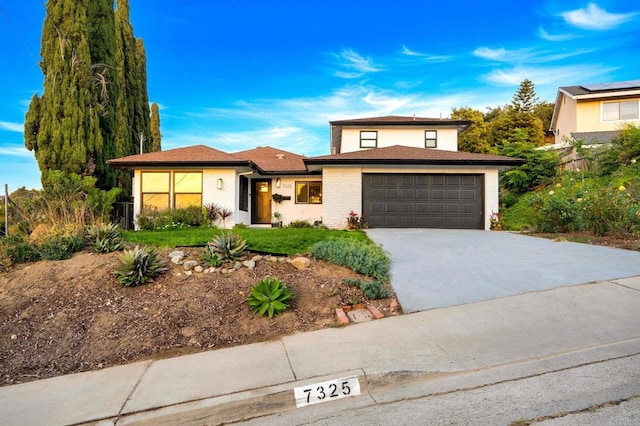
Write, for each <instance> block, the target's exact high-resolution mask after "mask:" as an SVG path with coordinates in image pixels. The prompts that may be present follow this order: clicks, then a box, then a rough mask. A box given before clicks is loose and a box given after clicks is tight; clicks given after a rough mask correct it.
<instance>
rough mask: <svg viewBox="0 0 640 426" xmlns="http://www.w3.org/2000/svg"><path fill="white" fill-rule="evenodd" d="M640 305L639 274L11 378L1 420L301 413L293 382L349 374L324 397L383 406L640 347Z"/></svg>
mask: <svg viewBox="0 0 640 426" xmlns="http://www.w3.org/2000/svg"><path fill="white" fill-rule="evenodd" d="M639 306H640V277H632V278H626V279H620V280H614V281H603V282H598V283H592V284H585V285H579V286H574V287H562V288H557V289H554V290H548V291H541V292H533V293H527V294H522V295H517V296H512V297H506V298H502V299H495V300H489V301H484V302H477V303H472V304H467V305H460V306H454V307H450V308H443V309H436V310H431V311H426V312H419V313H414V314H409V315H403V316H398V317H393V318H387V319H383V320H377V321H372V322H368V323H362V324H356V325H349V326H347V327H344V328H334V329H325V330H320V331H316V332H310V333H304V334H298V335H294V336H289V337H285V338H283V339H280V340H278V341H272V342H266V343H259V344H253V345H247V346H240V347H235V348H229V349H221V350H217V351H211V352H205V353H201V354H196V355H189V356H183V357H178V358H172V359H166V360H159V361H147V362H139V363H135V364H130V365H125V366H121V367H113V368H108V369H104V370H101V371H96V372H88V373H80V374H74V375H69V376H63V377H57V378H53V379H46V380H41V381H36V382H31V383H25V384H21V385H15V386H8V387H3V388H0V419H2V423H4V424H16V425H18V424H19V425H41V424H49V425H56V424H78V423H92V424H95V423H98V424H104V425H110V424H175V423H187V421H186V420H187V419H191V422H192V423H190V424H205V423H206V424H216V423H223V422H232V421H238V420H241V419H249V418H254V417H257V416H261V415H266V414H272V413H278V412H283V411H288V410H295V409H296V408H295V407H296V405H295V400H294V393H293V388H294V387H297V386H302V385H307V384H311V383H317V382H322V381H324V380H329V379H335V378H340V377H347V376H351V375H355V376H357V377H358V380H359V381H360V386H361V388H362V394H361V395H360V396H357V397H350V398H344V399H341V400H336V401H334V402H330V403H326V404H318V406H327V407H331V406H333V407H338V404H340V406H344V405H345V404H353V405H354V406H362V405H367V404H374V403H379V402H380V401H381V400H384V394H383V393H382V390H383V389H388V388H389V387H396V388H397V389H398V391H397V392H399V393H396V395H400V394H402V392H410V390H409V388H404V387H403V386H402V385H403V384H406V383H407V381H413V382H415V381H416V380H419V381H421V382H422V383H423V384H422V386H421V387H420V389H421V390H420V391H421V392H431V391H434V392H439V391H443V390H446V389H456V388H461V387H465V386H475V385H478V384H481V383H488V382H492V381H496V380H510V379H513V378H519V377H526V376H527V375H533V374H541V373H543V372H546V371H551V370H553V369H561V368H567V367H570V366H573V365H578V364H580V363H584V362H594V361H597V360H601V359H611V358H615V357H621V356H627V355H631V354H638V353H640V315H639V314H638V307H639ZM639 386H640V385H639ZM376 395H377V396H376ZM407 396H410V395H404V397H407ZM332 404H335V405H332ZM315 407H317V406H313V407H304V408H300V409H299V410H313V409H314V408H315ZM310 412H311V411H310Z"/></svg>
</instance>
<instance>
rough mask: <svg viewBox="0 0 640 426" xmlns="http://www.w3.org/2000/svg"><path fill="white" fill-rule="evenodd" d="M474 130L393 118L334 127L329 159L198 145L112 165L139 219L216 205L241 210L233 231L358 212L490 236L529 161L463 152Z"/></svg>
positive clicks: (333, 220)
mask: <svg viewBox="0 0 640 426" xmlns="http://www.w3.org/2000/svg"><path fill="white" fill-rule="evenodd" d="M470 124H471V122H470V121H466V120H451V119H429V118H416V117H396V116H393V117H376V118H367V119H356V120H343V121H333V122H331V151H332V152H333V154H332V155H327V156H319V157H311V158H308V157H302V156H300V155H297V154H293V153H290V152H286V151H282V150H279V149H275V148H271V147H258V148H255V149H251V150H247V151H241V152H236V153H225V152H222V151H219V150H216V149H214V148H209V147H206V146H194V147H187V148H178V149H173V150H168V151H163V152H154V153H148V154H142V155H133V156H129V157H124V158H120V159H114V160H110V161H109V164H110V165H111V166H113V167H116V168H122V169H128V170H131V171H133V172H134V178H133V197H134V211H135V215H136V216H137V215H138V214H139V213H140V212H141V211H142V209H143V207H145V206H152V207H156V208H168V207H183V206H188V205H202V204H206V203H216V204H218V205H220V206H223V207H227V208H232V209H233V210H234V215H233V216H232V217H231V218H229V219H228V220H227V224H228V225H229V226H231V225H233V224H234V223H241V222H242V223H245V224H247V225H263V224H269V223H271V217H272V215H273V213H274V212H276V211H278V212H280V213H281V214H282V219H283V221H284V222H285V224H286V223H289V222H292V221H295V220H306V221H311V222H314V221H319V220H321V221H322V222H323V223H324V224H325V225H326V226H328V227H331V228H343V227H345V226H346V219H347V216H348V214H349V212H350V211H354V212H356V213H358V214H362V215H363V216H364V218H365V221H367V222H368V223H369V225H370V226H372V227H416V228H419V227H428V228H461V229H489V226H490V218H491V214H492V213H494V212H497V211H498V173H499V171H502V170H507V169H509V168H512V167H516V166H518V165H520V164H522V161H521V160H518V159H514V158H509V157H500V156H492V155H484V154H473V153H466V152H458V151H457V149H458V146H457V145H458V144H457V135H458V133H460V132H461V131H463V130H464V129H466V128H467V127H468V126H469V125H470ZM276 194H277V195H278V196H276ZM283 197H284V200H282V201H281V202H280V203H277V202H276V201H275V200H276V199H282V198H283Z"/></svg>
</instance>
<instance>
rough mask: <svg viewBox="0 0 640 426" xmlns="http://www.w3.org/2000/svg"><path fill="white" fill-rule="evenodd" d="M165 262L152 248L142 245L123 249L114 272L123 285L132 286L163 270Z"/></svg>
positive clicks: (153, 276)
mask: <svg viewBox="0 0 640 426" xmlns="http://www.w3.org/2000/svg"><path fill="white" fill-rule="evenodd" d="M166 270H167V268H165V263H164V261H163V260H162V259H160V258H159V257H158V253H156V251H155V250H153V249H150V250H148V249H146V248H144V247H142V248H141V247H138V246H136V248H134V249H133V250H125V251H124V253H122V256H121V257H120V266H119V267H118V269H117V270H116V272H115V274H116V277H117V278H118V281H120V282H121V283H122V284H123V285H125V286H127V287H132V286H136V285H140V284H144V283H146V282H147V281H149V280H150V279H152V278H155V277H157V276H158V275H160V274H162V273H163V272H165V271H166Z"/></svg>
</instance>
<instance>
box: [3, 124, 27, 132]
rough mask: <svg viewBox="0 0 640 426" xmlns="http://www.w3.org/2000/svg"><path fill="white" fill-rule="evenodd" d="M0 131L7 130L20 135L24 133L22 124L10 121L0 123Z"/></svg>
mask: <svg viewBox="0 0 640 426" xmlns="http://www.w3.org/2000/svg"><path fill="white" fill-rule="evenodd" d="M0 130H8V131H10V132H16V133H22V132H24V124H22V123H12V122H10V121H0Z"/></svg>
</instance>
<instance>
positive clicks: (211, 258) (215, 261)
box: [201, 245, 223, 268]
mask: <svg viewBox="0 0 640 426" xmlns="http://www.w3.org/2000/svg"><path fill="white" fill-rule="evenodd" d="M201 259H202V261H203V262H204V263H206V264H207V265H209V266H213V267H214V268H217V267H218V266H220V265H222V263H223V262H222V259H220V257H218V254H217V253H216V252H215V251H214V250H213V248H212V247H211V246H210V245H208V246H206V247H205V248H204V253H202V256H201Z"/></svg>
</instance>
